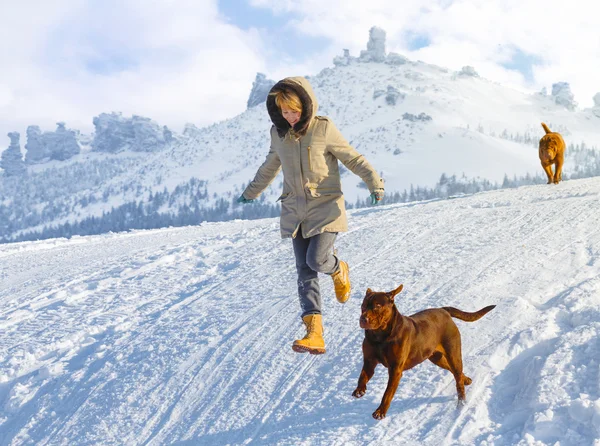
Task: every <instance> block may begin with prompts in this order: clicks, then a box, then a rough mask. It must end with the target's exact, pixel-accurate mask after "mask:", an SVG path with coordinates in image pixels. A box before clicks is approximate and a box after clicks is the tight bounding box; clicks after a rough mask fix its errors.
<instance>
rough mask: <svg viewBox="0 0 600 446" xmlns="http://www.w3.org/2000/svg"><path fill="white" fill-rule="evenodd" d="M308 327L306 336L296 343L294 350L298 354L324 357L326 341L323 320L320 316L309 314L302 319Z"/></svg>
mask: <svg viewBox="0 0 600 446" xmlns="http://www.w3.org/2000/svg"><path fill="white" fill-rule="evenodd" d="M302 321H303V322H304V325H306V336H304V337H303V338H302V339H298V340H296V341H294V345H292V349H293V350H294V351H295V352H298V353H306V352H308V353H310V354H312V355H322V354H323V353H325V340H324V339H323V318H322V316H321V315H320V314H309V315H308V316H304V317H303V318H302Z"/></svg>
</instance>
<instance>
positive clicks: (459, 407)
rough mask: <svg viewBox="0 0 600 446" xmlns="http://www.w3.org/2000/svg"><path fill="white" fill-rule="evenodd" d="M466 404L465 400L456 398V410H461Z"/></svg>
mask: <svg viewBox="0 0 600 446" xmlns="http://www.w3.org/2000/svg"><path fill="white" fill-rule="evenodd" d="M466 404H467V402H466V401H465V400H458V402H457V403H456V410H462V408H463V407H465V405H466Z"/></svg>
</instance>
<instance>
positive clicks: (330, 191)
mask: <svg viewBox="0 0 600 446" xmlns="http://www.w3.org/2000/svg"><path fill="white" fill-rule="evenodd" d="M307 189H308V193H309V194H310V196H311V197H312V198H319V197H327V196H332V195H334V196H340V195H342V191H341V190H340V189H337V188H334V187H314V186H310V185H309V186H308V187H307Z"/></svg>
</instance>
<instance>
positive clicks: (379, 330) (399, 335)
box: [352, 285, 496, 420]
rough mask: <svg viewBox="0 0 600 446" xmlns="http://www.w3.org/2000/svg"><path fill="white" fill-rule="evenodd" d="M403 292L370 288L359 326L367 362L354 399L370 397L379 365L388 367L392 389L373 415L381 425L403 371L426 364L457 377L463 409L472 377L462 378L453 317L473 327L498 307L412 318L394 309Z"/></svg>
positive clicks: (448, 309)
mask: <svg viewBox="0 0 600 446" xmlns="http://www.w3.org/2000/svg"><path fill="white" fill-rule="evenodd" d="M401 290H402V285H400V286H399V287H398V288H396V289H395V290H393V291H390V292H389V293H380V292H374V291H371V289H370V288H369V289H368V290H367V294H366V295H365V298H364V300H363V303H362V307H361V310H362V314H361V316H360V327H361V328H364V329H365V340H364V341H363V345H362V350H363V359H364V363H363V368H362V371H361V372H360V377H359V378H358V386H357V387H356V390H355V391H354V392H353V393H352V396H354V397H356V398H360V397H361V396H363V395H364V394H365V392H366V391H367V383H368V382H369V380H370V379H371V377H372V376H373V373H374V372H375V366H376V365H377V364H379V363H381V364H383V366H384V367H387V369H388V375H389V379H388V384H387V387H386V389H385V393H384V394H383V399H382V400H381V404H380V405H379V407H378V408H377V410H376V411H375V412H373V418H375V419H377V420H381V419H382V418H384V417H385V414H386V413H387V411H388V409H389V407H390V403H391V402H392V398H393V397H394V394H395V393H396V389H397V388H398V384H399V383H400V378H401V377H402V372H403V371H404V370H408V369H411V368H413V367H414V366H416V365H417V364H420V363H421V362H423V361H425V360H426V359H429V360H430V361H431V362H433V363H434V364H435V365H437V366H440V367H441V368H443V369H446V370H449V371H450V372H452V374H453V375H454V379H455V380H456V390H457V392H458V403H459V405H462V404H463V403H464V400H465V385H469V384H471V378H469V377H467V376H465V375H464V374H463V365H462V353H461V343H460V333H459V331H458V327H457V326H456V324H455V323H454V321H453V320H452V318H453V317H455V318H458V319H460V320H463V321H467V322H473V321H476V320H477V319H480V318H481V317H483V316H484V315H485V314H486V313H487V312H489V311H491V310H493V309H494V308H495V307H496V306H495V305H490V306H488V307H485V308H482V309H481V310H479V311H477V312H476V313H466V312H464V311H460V310H457V309H456V308H452V307H443V308H432V309H429V310H424V311H420V312H418V313H416V314H413V315H412V316H410V317H407V316H402V315H401V314H400V312H399V311H398V309H397V308H396V305H395V304H394V296H396V294H398V293H399V292H400V291H401Z"/></svg>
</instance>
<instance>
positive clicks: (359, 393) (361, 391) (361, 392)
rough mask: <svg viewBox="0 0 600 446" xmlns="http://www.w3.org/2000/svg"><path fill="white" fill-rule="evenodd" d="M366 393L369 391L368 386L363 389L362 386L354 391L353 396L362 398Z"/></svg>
mask: <svg viewBox="0 0 600 446" xmlns="http://www.w3.org/2000/svg"><path fill="white" fill-rule="evenodd" d="M365 393H367V388H366V387H364V388H362V389H361V388H360V387H357V388H356V389H355V390H354V392H352V396H353V397H354V398H361V397H362V396H364V394H365Z"/></svg>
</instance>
